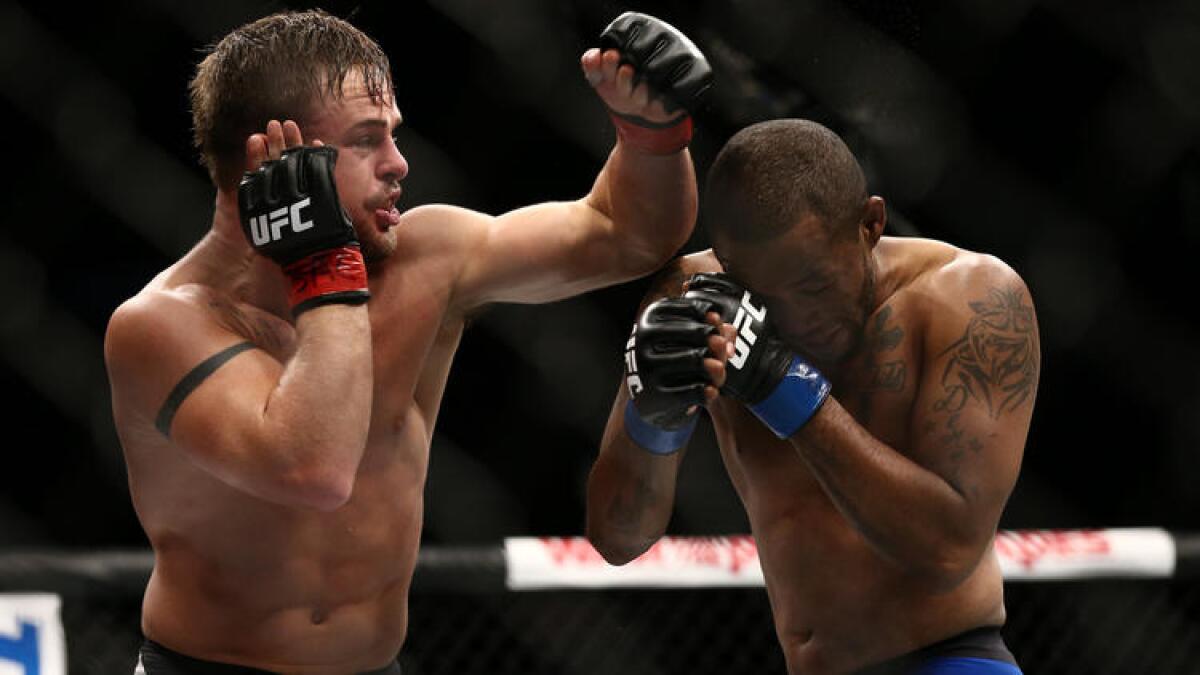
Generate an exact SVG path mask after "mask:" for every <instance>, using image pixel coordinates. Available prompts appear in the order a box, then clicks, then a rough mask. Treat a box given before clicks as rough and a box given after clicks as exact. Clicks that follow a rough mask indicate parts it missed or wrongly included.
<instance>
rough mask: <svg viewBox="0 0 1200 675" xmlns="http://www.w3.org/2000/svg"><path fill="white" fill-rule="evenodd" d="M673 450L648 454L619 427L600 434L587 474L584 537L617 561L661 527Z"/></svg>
mask: <svg viewBox="0 0 1200 675" xmlns="http://www.w3.org/2000/svg"><path fill="white" fill-rule="evenodd" d="M677 470H678V458H677V457H676V456H660V455H653V454H651V453H649V452H647V451H645V450H644V449H642V448H640V447H638V446H637V445H635V444H634V443H633V441H632V440H630V439H629V438H628V437H626V436H625V435H624V434H623V433H621V434H614V437H613V438H612V439H608V440H606V443H605V447H604V449H603V450H602V451H601V453H600V457H599V458H598V459H597V460H596V463H595V465H594V466H593V467H592V472H591V474H590V475H589V476H588V485H587V537H588V540H589V541H590V542H591V543H592V546H594V547H595V548H596V550H597V551H599V552H600V554H601V555H603V556H604V559H605V560H607V561H608V562H610V563H612V564H614V565H623V564H625V563H627V562H629V561H631V560H633V559H635V558H637V557H638V556H640V555H641V554H643V553H645V552H646V550H647V549H649V548H650V547H651V546H653V545H654V542H656V541H658V539H659V537H661V536H662V535H663V533H664V532H666V529H667V524H668V523H669V522H670V519H671V508H672V504H673V503H674V500H675V479H676V474H677Z"/></svg>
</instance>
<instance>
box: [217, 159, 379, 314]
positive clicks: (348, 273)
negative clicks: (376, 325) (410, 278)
mask: <svg viewBox="0 0 1200 675" xmlns="http://www.w3.org/2000/svg"><path fill="white" fill-rule="evenodd" d="M336 161H337V150H336V149H335V148H333V147H330V146H321V147H310V146H303V147H296V148H289V149H288V150H285V151H284V153H283V155H282V156H281V157H280V158H279V159H278V160H274V161H267V162H263V164H262V166H260V167H259V168H258V169H256V170H254V171H248V172H246V174H245V175H244V176H243V177H242V182H241V184H240V185H239V186H238V210H239V211H240V212H241V222H242V231H243V232H244V233H245V235H246V239H247V240H248V241H249V242H250V244H251V245H252V246H253V247H254V250H256V251H258V252H259V253H261V254H262V255H264V256H266V257H268V258H270V259H271V260H273V261H275V262H276V263H277V264H279V266H280V267H282V268H283V271H284V273H285V274H287V276H288V278H289V279H290V281H291V290H290V293H289V296H288V300H289V302H290V305H291V308H292V312H293V314H296V315H299V314H300V313H301V312H303V311H305V310H308V309H311V308H313V307H316V306H319V305H323V304H327V303H334V302H336V303H345V304H361V303H364V302H366V301H367V299H368V298H370V297H371V294H370V292H369V291H368V290H367V268H366V265H365V263H364V262H363V257H362V251H361V250H360V249H359V245H358V238H357V237H356V235H355V233H354V225H353V224H351V223H350V219H349V218H348V217H347V216H346V214H345V212H344V211H343V210H342V206H341V202H339V201H338V196H337V187H336V186H335V185H334V182H333V166H334V163H335V162H336Z"/></svg>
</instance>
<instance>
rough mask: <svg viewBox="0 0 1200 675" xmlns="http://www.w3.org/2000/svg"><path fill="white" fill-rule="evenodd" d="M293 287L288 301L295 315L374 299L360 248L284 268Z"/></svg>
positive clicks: (336, 250) (336, 251)
mask: <svg viewBox="0 0 1200 675" xmlns="http://www.w3.org/2000/svg"><path fill="white" fill-rule="evenodd" d="M283 271H284V273H285V274H287V276H288V279H289V280H291V282H292V287H291V290H290V292H289V293H288V302H289V304H291V306H292V314H294V315H297V316H298V315H299V314H300V313H301V312H303V311H305V310H308V309H312V308H313V307H316V306H318V305H324V304H328V303H331V302H339V303H343V304H349V305H359V304H362V303H364V302H366V301H367V299H368V298H370V297H371V292H370V291H369V290H367V265H366V263H365V262H363V256H362V251H361V250H360V249H359V248H358V247H357V246H342V247H341V248H332V249H329V250H327V251H318V252H317V253H314V254H312V255H310V256H308V257H307V258H301V259H300V260H297V261H296V262H294V263H292V264H290V265H288V266H287V267H284V268H283Z"/></svg>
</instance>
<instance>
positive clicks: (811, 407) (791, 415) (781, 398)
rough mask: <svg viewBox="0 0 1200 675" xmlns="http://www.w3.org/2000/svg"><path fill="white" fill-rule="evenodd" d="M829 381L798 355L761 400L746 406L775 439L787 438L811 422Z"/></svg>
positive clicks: (823, 401)
mask: <svg viewBox="0 0 1200 675" xmlns="http://www.w3.org/2000/svg"><path fill="white" fill-rule="evenodd" d="M830 388H831V387H830V384H829V380H827V379H825V376H824V375H822V374H821V371H819V370H817V369H816V368H815V367H813V366H812V365H811V364H809V363H808V362H807V361H805V360H804V359H802V358H800V357H799V356H795V355H793V356H792V361H791V363H789V364H788V368H787V370H786V371H785V372H784V375H783V378H782V379H781V380H780V381H779V384H777V385H776V386H775V388H774V389H773V390H771V393H769V394H767V396H766V398H764V399H763V400H761V401H759V402H757V403H755V404H753V405H750V406H748V407H749V408H750V412H752V413H754V414H755V416H757V417H758V419H760V420H762V422H763V424H765V425H767V428H769V429H770V430H771V431H772V432H774V433H775V435H776V436H778V437H779V438H790V437H791V436H792V435H793V434H795V433H796V432H797V431H799V430H800V429H801V427H803V426H804V425H805V424H807V423H808V421H809V420H810V419H812V417H813V415H815V414H816V413H817V410H819V409H820V408H821V406H822V405H823V404H824V403H825V399H827V398H828V397H829V390H830Z"/></svg>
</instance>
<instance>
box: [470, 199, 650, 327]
mask: <svg viewBox="0 0 1200 675" xmlns="http://www.w3.org/2000/svg"><path fill="white" fill-rule="evenodd" d="M460 217H461V218H462V221H463V224H464V225H465V226H466V228H467V229H468V231H469V234H468V238H469V239H470V243H469V244H468V246H467V251H466V256H465V259H464V262H463V271H462V274H461V276H460V278H459V282H458V284H457V288H456V296H458V297H459V298H460V299H462V300H463V302H464V304H466V305H470V306H477V305H480V304H484V303H487V302H523V303H534V302H550V301H553V300H558V299H562V298H565V297H569V296H572V295H576V294H579V293H582V292H584V291H588V290H592V289H594V288H598V287H600V286H604V285H608V284H611V283H616V282H618V281H621V280H624V279H625V278H626V277H627V276H628V275H627V274H624V273H623V272H622V269H621V266H620V264H619V263H620V256H619V255H618V251H617V246H616V242H615V240H614V237H613V226H612V222H611V221H610V220H609V219H608V218H607V217H606V216H604V215H603V214H602V213H600V212H599V211H598V210H596V209H594V208H592V207H591V206H589V205H588V204H587V202H586V201H583V200H581V201H574V202H547V203H544V204H537V205H534V206H528V207H525V208H522V209H518V210H516V211H512V212H510V213H506V214H504V215H501V216H497V217H492V216H487V215H484V214H478V213H471V212H468V213H466V214H462V213H460Z"/></svg>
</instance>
